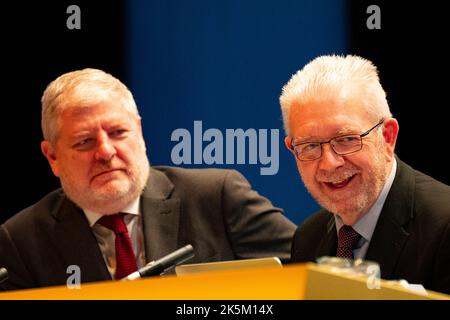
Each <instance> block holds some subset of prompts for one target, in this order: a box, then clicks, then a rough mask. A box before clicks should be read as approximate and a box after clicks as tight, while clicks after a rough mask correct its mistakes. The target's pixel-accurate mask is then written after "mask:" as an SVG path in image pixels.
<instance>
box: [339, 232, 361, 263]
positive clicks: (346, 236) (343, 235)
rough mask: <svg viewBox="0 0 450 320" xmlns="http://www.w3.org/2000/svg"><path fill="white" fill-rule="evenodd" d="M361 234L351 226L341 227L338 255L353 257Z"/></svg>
mask: <svg viewBox="0 0 450 320" xmlns="http://www.w3.org/2000/svg"><path fill="white" fill-rule="evenodd" d="M359 239H361V235H360V234H359V233H358V232H356V231H355V230H354V229H353V228H352V227H351V226H347V225H343V226H342V227H341V229H339V235H338V248H337V253H336V256H337V257H342V258H348V259H353V252H352V250H353V249H354V248H355V246H356V244H357V243H358V241H359Z"/></svg>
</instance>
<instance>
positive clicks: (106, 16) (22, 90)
mask: <svg viewBox="0 0 450 320" xmlns="http://www.w3.org/2000/svg"><path fill="white" fill-rule="evenodd" d="M282 2H283V1H278V2H274V3H275V4H276V3H282ZM340 2H342V5H343V6H344V7H345V8H346V10H347V12H348V17H347V18H348V48H347V52H348V53H352V54H358V55H361V56H363V57H366V58H368V59H370V60H372V61H373V62H374V63H375V65H377V66H378V69H379V71H380V78H381V83H382V85H383V87H384V89H385V90H386V92H387V94H388V101H389V103H390V106H391V111H392V113H393V114H394V117H396V118H397V119H398V120H399V123H400V135H399V140H398V145H397V154H398V155H399V157H400V158H401V159H402V160H403V161H405V162H407V163H409V164H410V165H412V166H413V167H415V168H416V169H418V170H420V171H422V172H424V173H426V174H429V175H431V176H433V177H435V178H436V179H438V180H440V181H442V182H444V183H446V184H450V173H449V170H448V169H447V166H448V165H447V162H448V161H447V157H446V153H447V150H446V149H447V147H448V144H449V143H448V138H449V137H450V135H449V133H448V127H449V126H448V120H447V117H446V114H447V112H446V108H447V107H448V103H447V91H448V89H447V84H448V76H447V75H448V69H449V68H448V65H447V59H446V56H448V54H447V49H445V47H446V46H445V45H444V43H445V41H447V40H445V39H447V38H448V26H447V25H446V23H445V21H446V19H445V13H446V11H445V10H444V8H442V7H440V5H437V4H436V3H433V4H432V3H426V4H421V5H414V4H411V3H410V2H398V1H386V2H384V1H383V2H380V1H370V2H369V1H340ZM124 3H125V2H123V1H95V2H94V1H39V2H31V1H30V2H29V3H27V4H23V3H14V4H13V3H9V4H5V5H2V11H3V15H2V18H1V35H2V37H1V41H2V52H3V54H2V58H1V59H2V60H1V61H2V78H3V79H2V84H3V86H2V87H3V90H2V98H3V99H2V100H3V101H2V102H3V110H2V123H3V129H4V130H3V131H2V133H3V139H2V144H1V146H2V148H1V150H2V151H1V168H2V171H3V174H2V177H3V179H2V182H3V183H2V184H3V188H2V189H3V191H2V197H1V198H2V201H1V202H0V203H1V204H0V223H2V222H4V221H5V220H6V219H7V218H9V217H10V216H12V215H13V214H15V213H17V212H18V211H19V210H21V209H23V208H25V207H27V206H29V205H31V204H33V203H34V202H36V201H37V200H39V199H40V198H41V197H42V196H44V195H45V194H47V193H48V192H49V191H51V190H53V189H55V188H57V187H58V186H59V183H58V180H57V179H56V178H54V177H53V175H52V173H51V171H50V169H49V167H48V164H47V162H46V160H45V158H44V157H43V156H42V154H41V152H40V141H41V139H42V134H41V130H40V97H41V95H42V92H43V91H44V89H45V87H46V85H47V84H48V83H49V82H50V81H51V80H53V79H54V78H56V77H57V76H59V75H61V74H62V73H64V72H67V71H71V70H75V69H80V68H84V67H87V66H89V67H97V68H101V69H104V70H107V71H108V72H110V73H112V74H113V75H115V76H116V77H118V78H119V79H122V80H124V82H125V83H127V75H128V73H127V68H126V52H127V45H128V42H127V39H126V36H125V35H126V33H127V24H126V19H127V7H126V6H125V4H124ZM71 4H77V5H79V6H80V7H81V8H82V28H81V30H68V29H67V28H66V19H67V17H68V14H66V8H67V7H68V6H69V5H71ZM371 4H377V5H379V6H380V8H381V30H368V29H367V28H366V19H367V17H368V14H367V13H366V8H367V7H368V6H369V5H371ZM316 10H321V9H320V6H318V7H316ZM128 18H129V16H128ZM275 63H277V61H275ZM280 63H281V62H280ZM289 76H290V75H289V74H286V81H287V80H288V78H289ZM279 89H281V88H277V90H279ZM150 123H151V122H150ZM280 134H281V132H280ZM280 149H282V145H280ZM281 156H283V157H285V156H286V155H285V154H284V153H283V152H282V150H280V157H281ZM292 174H296V173H294V172H293V173H292ZM299 183H300V181H299ZM284 192H286V193H288V194H289V192H290V191H289V190H286V191H284ZM289 196H290V197H291V198H292V201H297V195H296V194H295V192H293V193H292V194H290V195H289ZM299 206H301V204H299Z"/></svg>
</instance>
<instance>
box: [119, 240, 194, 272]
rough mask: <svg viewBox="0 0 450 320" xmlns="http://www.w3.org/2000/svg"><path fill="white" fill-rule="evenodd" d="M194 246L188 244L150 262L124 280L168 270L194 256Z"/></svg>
mask: <svg viewBox="0 0 450 320" xmlns="http://www.w3.org/2000/svg"><path fill="white" fill-rule="evenodd" d="M194 255H195V254H194V248H193V247H192V246H191V245H190V244H188V245H187V246H184V247H182V248H180V249H178V250H176V251H174V252H172V253H169V254H168V255H167V256H164V257H162V258H161V259H158V260H156V261H152V262H149V263H148V264H146V265H145V266H144V267H142V268H140V269H139V270H138V271H136V272H133V273H132V274H129V275H128V276H126V277H125V278H123V279H121V280H122V281H127V280H136V279H139V278H146V277H151V276H157V275H160V274H161V273H163V272H164V271H166V270H167V269H169V268H171V267H174V266H176V265H178V264H180V263H183V262H185V261H187V260H189V259H191V258H192V257H193V256H194Z"/></svg>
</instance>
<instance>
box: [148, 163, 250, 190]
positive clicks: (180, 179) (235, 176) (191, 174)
mask: <svg viewBox="0 0 450 320" xmlns="http://www.w3.org/2000/svg"><path fill="white" fill-rule="evenodd" d="M152 169H153V170H156V171H157V172H160V173H163V174H164V175H165V176H166V177H167V178H168V179H169V180H170V181H171V182H172V183H173V184H174V185H175V186H176V187H180V186H187V187H192V186H195V187H196V188H217V187H223V185H224V184H226V183H228V182H229V181H235V180H237V181H243V182H245V183H248V181H247V180H246V179H245V178H244V176H243V175H242V174H240V173H239V172H238V171H236V170H228V169H214V168H205V169H186V168H177V167H169V166H154V167H152Z"/></svg>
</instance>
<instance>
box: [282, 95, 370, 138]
mask: <svg viewBox="0 0 450 320" xmlns="http://www.w3.org/2000/svg"><path fill="white" fill-rule="evenodd" d="M289 122H290V129H291V135H292V136H293V137H295V138H299V139H309V138H329V137H332V136H336V135H340V134H347V133H359V132H360V131H361V130H363V129H364V128H366V126H367V125H369V124H370V117H369V116H368V113H367V111H366V109H365V108H363V107H362V106H361V105H359V104H358V103H357V102H355V101H339V100H337V99H336V100H327V101H317V102H310V103H307V104H303V105H299V104H294V105H293V106H292V110H291V114H290V119H289Z"/></svg>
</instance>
